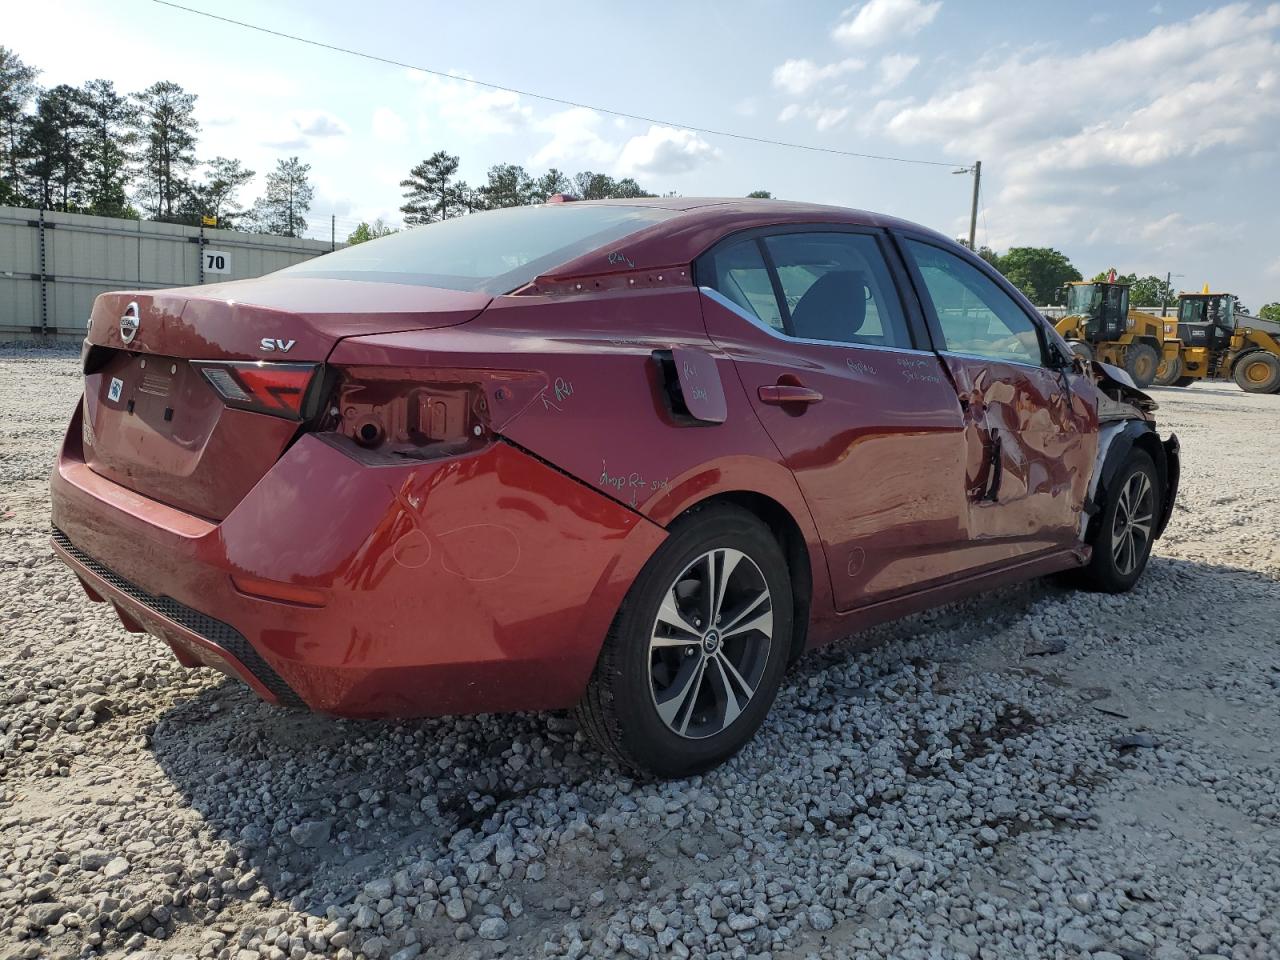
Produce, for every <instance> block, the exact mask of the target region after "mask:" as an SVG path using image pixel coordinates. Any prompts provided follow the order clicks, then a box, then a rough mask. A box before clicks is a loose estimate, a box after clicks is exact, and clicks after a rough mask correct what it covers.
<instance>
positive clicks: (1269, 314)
mask: <svg viewBox="0 0 1280 960" xmlns="http://www.w3.org/2000/svg"><path fill="white" fill-rule="evenodd" d="M1258 316H1259V318H1261V319H1263V320H1270V321H1271V322H1272V323H1280V303H1275V302H1273V303H1265V304H1263V305H1262V309H1261V310H1259V311H1258Z"/></svg>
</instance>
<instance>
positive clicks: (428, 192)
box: [400, 150, 465, 226]
mask: <svg viewBox="0 0 1280 960" xmlns="http://www.w3.org/2000/svg"><path fill="white" fill-rule="evenodd" d="M457 172H458V158H457V157H455V156H453V155H452V154H449V153H447V152H445V151H444V150H437V151H436V152H435V153H433V154H432V155H431V156H429V157H427V159H425V160H423V161H422V162H421V163H419V164H418V165H417V166H415V167H414V168H413V169H412V170H410V171H409V176H408V178H407V179H404V180H401V181H400V186H402V187H405V188H406V190H405V194H404V198H405V203H404V205H403V206H402V207H401V208H400V212H401V213H403V214H404V222H405V223H406V224H407V225H409V226H413V225H415V224H419V223H435V222H436V221H438V220H446V219H448V218H449V217H452V216H457V214H458V213H459V212H460V208H461V199H462V198H461V196H460V193H459V187H460V185H459V184H458V183H456V182H455V181H454V179H453V177H454V175H455V174H456V173H457ZM461 186H465V185H461Z"/></svg>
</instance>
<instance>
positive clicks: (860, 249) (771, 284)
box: [710, 231, 912, 348]
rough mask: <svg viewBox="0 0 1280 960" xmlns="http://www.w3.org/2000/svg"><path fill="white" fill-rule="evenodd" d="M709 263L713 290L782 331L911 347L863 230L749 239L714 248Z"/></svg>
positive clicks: (875, 246) (876, 248) (889, 280)
mask: <svg viewBox="0 0 1280 960" xmlns="http://www.w3.org/2000/svg"><path fill="white" fill-rule="evenodd" d="M710 265H711V274H712V276H711V278H710V280H711V283H710V285H711V286H712V287H714V289H715V290H716V291H718V292H719V293H720V294H722V295H723V296H725V297H727V298H728V299H730V300H732V301H733V302H734V303H735V304H737V305H738V306H739V307H741V308H742V309H743V311H744V312H746V313H748V314H750V315H751V316H753V317H755V318H756V319H757V320H759V321H760V322H761V323H763V324H765V325H766V326H768V327H770V328H771V329H773V330H774V331H776V332H777V333H780V334H782V335H784V336H789V337H795V338H797V339H801V340H818V341H826V342H830V343H845V344H864V345H867V346H882V347H898V348H910V347H911V346H912V343H911V337H910V334H909V332H908V328H907V321H906V317H905V316H904V314H903V310H902V302H901V300H900V299H899V298H898V291H897V287H896V286H895V285H894V282H893V277H892V275H891V274H890V273H889V268H888V265H887V263H886V262H885V259H884V254H883V253H882V252H881V250H880V245H879V242H878V241H877V240H876V238H875V237H874V236H872V235H870V234H858V233H842V232H837V231H815V232H813V233H786V234H775V235H772V236H765V237H754V238H751V239H747V240H742V241H740V242H738V243H736V244H731V245H729V246H725V247H722V248H721V249H719V250H717V251H715V253H714V254H713V255H712V257H711V262H710Z"/></svg>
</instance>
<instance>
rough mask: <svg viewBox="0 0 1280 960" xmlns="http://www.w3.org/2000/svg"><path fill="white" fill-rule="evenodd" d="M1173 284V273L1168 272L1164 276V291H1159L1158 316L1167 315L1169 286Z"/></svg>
mask: <svg viewBox="0 0 1280 960" xmlns="http://www.w3.org/2000/svg"><path fill="white" fill-rule="evenodd" d="M1172 282H1173V273H1172V271H1170V272H1169V273H1166V274H1165V275H1164V289H1163V290H1161V291H1160V316H1162V317H1166V316H1168V315H1169V284H1171V283H1172Z"/></svg>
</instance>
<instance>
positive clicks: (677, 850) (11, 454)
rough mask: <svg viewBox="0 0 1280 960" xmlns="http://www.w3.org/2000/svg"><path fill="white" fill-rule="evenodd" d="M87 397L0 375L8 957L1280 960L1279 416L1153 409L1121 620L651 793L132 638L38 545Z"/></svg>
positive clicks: (1194, 398) (955, 623) (1070, 606)
mask: <svg viewBox="0 0 1280 960" xmlns="http://www.w3.org/2000/svg"><path fill="white" fill-rule="evenodd" d="M78 391H79V378H78V375H77V363H76V359H75V357H74V355H72V354H70V353H67V352H55V351H49V350H32V349H25V350H24V349H16V348H6V349H3V350H0V481H2V483H0V491H2V492H0V632H2V634H3V643H2V644H0V957H5V958H7V957H37V956H53V957H73V956H86V955H90V954H94V953H98V954H104V955H120V954H123V953H127V952H131V951H148V952H150V953H151V954H153V955H166V956H168V955H186V956H200V957H218V958H234V960H252V958H256V957H259V956H261V957H267V958H271V960H283V958H286V957H287V958H291V960H301V958H304V957H312V956H335V957H338V958H341V960H351V958H353V957H355V956H360V955H363V956H365V957H368V958H382V960H388V958H390V960H408V958H412V957H417V956H422V957H444V958H459V960H461V958H470V957H477V958H489V957H497V956H503V955H505V956H510V957H526V956H529V957H541V956H568V957H574V958H576V957H582V956H628V957H637V958H644V957H667V956H671V957H687V956H695V957H703V956H707V957H734V958H738V957H770V956H772V957H774V958H783V957H794V958H809V957H823V958H825V957H849V956H886V957H888V956H892V957H905V958H909V957H920V958H951V957H956V958H961V957H983V958H994V957H999V958H1004V957H1034V958H1040V957H1046V958H1047V957H1083V956H1090V955H1092V957H1093V958H1095V960H1115V958H1116V957H1124V958H1152V960H1175V958H1192V957H1231V958H1233V960H1244V958H1255V957H1256V958H1261V957H1278V956H1280V922H1278V920H1277V916H1278V914H1280V800H1278V799H1277V793H1276V788H1277V784H1280V765H1278V762H1277V754H1276V750H1275V744H1276V742H1277V738H1278V736H1280V716H1278V711H1277V709H1276V705H1277V697H1278V696H1280V651H1278V650H1277V645H1276V639H1275V638H1276V620H1277V614H1278V613H1280V585H1278V584H1277V577H1278V576H1280V545H1278V544H1280V541H1278V539H1277V534H1278V533H1280V492H1278V488H1277V486H1276V473H1275V467H1274V465H1275V463H1276V462H1277V457H1278V456H1280V436H1277V433H1276V431H1275V424H1276V423H1277V422H1280V420H1278V419H1277V413H1278V412H1280V397H1254V396H1249V395H1246V394H1243V393H1241V392H1239V391H1238V390H1237V389H1236V388H1235V387H1234V386H1228V385H1221V384H1212V385H1198V386H1195V387H1193V388H1191V389H1190V390H1186V391H1177V390H1163V391H1158V392H1157V393H1158V399H1159V400H1160V401H1161V403H1162V405H1163V409H1162V410H1161V414H1160V416H1161V417H1162V420H1163V428H1164V429H1168V428H1169V427H1172V428H1174V429H1175V430H1176V431H1177V433H1178V434H1179V436H1180V437H1181V439H1182V442H1183V458H1184V481H1183V493H1182V496H1181V500H1180V504H1179V508H1178V510H1177V511H1176V513H1175V515H1174V521H1173V524H1172V526H1171V528H1170V531H1169V533H1168V534H1167V536H1166V538H1165V539H1164V540H1163V541H1162V542H1161V543H1160V544H1158V548H1157V551H1156V553H1157V556H1156V558H1155V559H1154V561H1153V563H1152V566H1151V568H1150V570H1149V571H1148V573H1147V576H1146V578H1145V579H1144V580H1143V582H1142V584H1141V586H1140V587H1139V589H1137V590H1136V591H1135V592H1134V593H1132V594H1131V595H1129V596H1125V597H1120V598H1113V597H1102V596H1096V595H1085V594H1075V593H1070V592H1065V591H1063V590H1061V589H1059V588H1058V587H1055V586H1053V585H1050V584H1046V583H1034V584H1029V585H1025V586H1022V587H1018V588H1014V589H1009V590H1004V591H1000V592H998V593H994V594H990V595H987V596H984V597H982V598H980V599H977V600H973V601H969V602H966V603H963V604H958V605H954V606H951V607H948V608H945V609H942V610H938V611H934V612H931V613H928V614H923V615H920V616H916V617H913V618H911V619H908V620H904V621H901V622H898V623H895V624H891V625H888V626H886V627H883V628H880V629H878V630H876V631H873V635H872V637H871V639H873V640H875V641H878V645H877V646H876V647H874V648H873V649H871V650H856V649H854V648H852V647H849V648H845V649H833V650H828V651H824V652H821V653H818V654H815V655H811V656H808V657H806V658H805V659H804V660H802V661H801V662H800V663H799V664H798V665H797V666H796V668H795V669H793V671H792V672H791V674H790V675H789V679H788V680H787V682H786V684H785V686H784V688H783V690H782V693H781V695H780V696H779V698H778V702H777V705H776V706H775V708H774V710H773V713H772V715H771V717H770V718H769V721H768V723H767V725H766V727H765V730H764V731H763V732H762V734H761V735H760V736H759V737H758V738H757V739H756V741H755V742H754V743H753V744H752V745H751V746H750V747H749V748H748V749H747V750H745V751H744V752H743V753H742V754H741V755H740V756H739V757H738V758H736V759H735V760H734V761H733V762H731V763H729V764H728V765H726V766H725V767H724V768H722V769H720V770H717V771H715V772H713V773H711V774H709V775H707V776H705V777H702V778H698V779H694V780H691V781H684V782H679V783H671V784H662V785H646V784H641V783H636V782H633V781H632V780H629V779H627V778H626V777H624V776H621V775H620V774H619V773H618V772H617V771H616V770H614V769H612V768H610V767H609V766H608V765H607V764H606V763H605V762H604V761H603V760H602V759H601V757H600V756H599V755H598V754H596V753H595V752H594V751H593V750H592V749H591V748H590V747H589V746H588V745H587V744H586V743H584V741H583V740H582V739H581V737H579V736H578V735H577V734H576V733H575V731H574V727H573V724H572V722H571V721H569V720H567V719H566V718H564V717H562V716H550V715H519V716H508V717H476V718H466V719H443V720H431V721H422V722H413V723H404V724H399V725H388V724H377V723H358V722H344V721H333V720H328V719H323V718H319V717H313V716H309V715H305V714H297V713H289V712H282V711H280V710H276V709H273V708H270V707H267V706H265V705H263V704H261V703H259V702H258V701H257V700H255V699H254V698H253V697H252V696H251V695H249V694H248V693H247V692H246V690H245V688H243V687H241V686H240V685H238V684H236V683H232V682H228V681H224V680H223V679H222V678H221V676H220V675H218V674H216V673H213V672H210V671H188V670H185V669H183V668H181V667H179V666H178V665H177V663H176V662H175V661H174V660H173V658H172V657H171V656H170V655H169V654H168V653H167V652H166V648H164V647H163V645H162V644H161V643H160V642H159V641H157V640H153V639H151V638H148V637H145V636H133V635H130V634H127V633H125V632H124V631H123V630H122V629H121V628H120V626H119V625H118V624H117V623H116V620H115V618H114V617H113V616H112V615H111V613H110V612H109V610H108V609H107V608H105V607H104V606H102V605H94V604H90V603H89V602H87V601H86V599H85V598H84V596H83V595H82V593H81V591H80V590H79V588H78V586H77V584H76V583H75V581H74V579H73V577H72V576H71V574H70V573H69V572H68V571H66V570H65V569H64V568H63V567H62V566H61V565H60V564H58V563H57V562H55V561H54V560H53V559H52V557H51V555H50V551H49V546H48V542H47V530H48V504H47V494H46V479H45V474H46V471H47V470H48V468H49V465H50V463H51V460H52V458H53V456H54V452H55V450H56V447H57V444H58V442H59V441H60V439H61V436H62V431H63V428H64V425H65V423H66V421H67V418H68V417H69V415H70V412H71V409H72V407H73V406H74V404H75V401H76V397H77V394H78Z"/></svg>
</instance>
